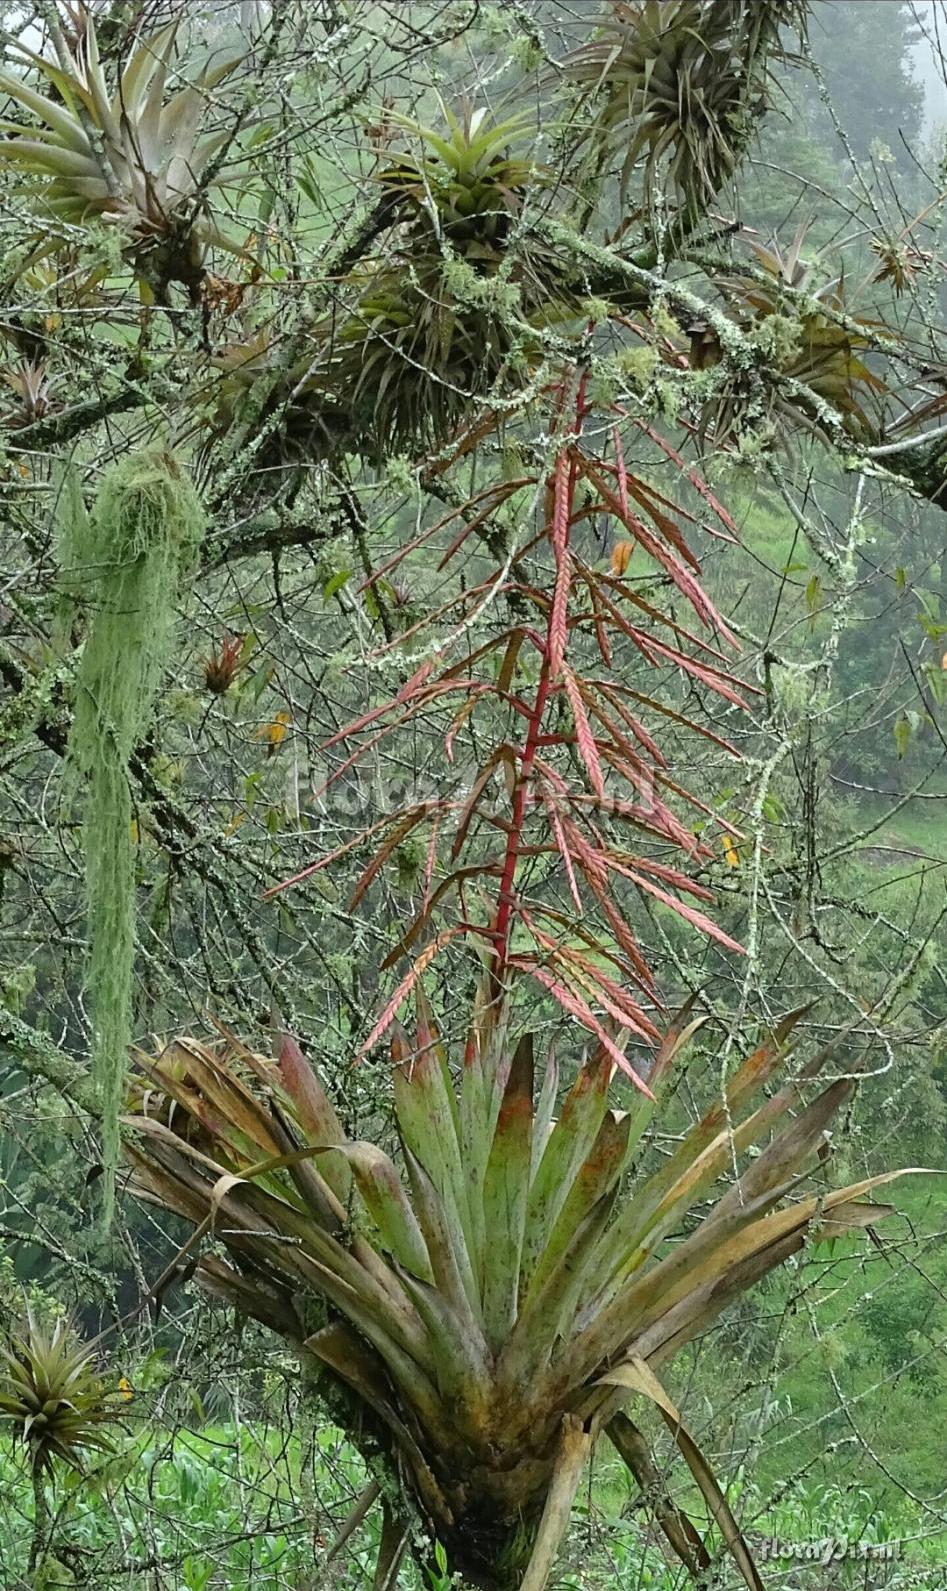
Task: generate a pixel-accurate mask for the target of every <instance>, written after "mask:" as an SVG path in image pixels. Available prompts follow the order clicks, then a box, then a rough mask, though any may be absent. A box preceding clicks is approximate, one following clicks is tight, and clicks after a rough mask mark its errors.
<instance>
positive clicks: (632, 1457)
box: [605, 1411, 711, 1577]
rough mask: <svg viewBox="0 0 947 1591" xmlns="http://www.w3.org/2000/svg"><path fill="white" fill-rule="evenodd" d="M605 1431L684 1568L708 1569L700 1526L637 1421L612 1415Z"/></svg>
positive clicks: (706, 1552) (618, 1414) (621, 1415)
mask: <svg viewBox="0 0 947 1591" xmlns="http://www.w3.org/2000/svg"><path fill="white" fill-rule="evenodd" d="M605 1432H606V1435H607V1436H608V1438H609V1440H610V1441H611V1442H612V1443H613V1445H614V1447H615V1449H616V1450H617V1452H618V1453H619V1455H620V1456H621V1458H622V1459H624V1461H625V1463H626V1464H627V1465H628V1468H629V1469H630V1470H631V1473H632V1474H633V1475H634V1477H635V1480H636V1481H637V1482H638V1485H639V1486H640V1487H641V1492H642V1495H643V1497H644V1499H645V1502H646V1504H647V1506H648V1508H649V1509H650V1511H651V1513H653V1515H654V1517H655V1519H656V1520H657V1522H658V1524H659V1525H660V1527H661V1529H662V1530H663V1532H664V1534H665V1536H666V1537H667V1540H668V1542H669V1543H670V1546H671V1548H672V1550H673V1551H674V1552H675V1553H676V1554H677V1556H678V1557H679V1558H680V1560H681V1562H682V1564H683V1565H684V1567H685V1568H686V1569H688V1570H689V1571H690V1573H691V1574H692V1575H694V1576H695V1577H696V1576H698V1575H699V1574H700V1573H701V1571H702V1570H704V1569H709V1568H710V1563H711V1558H710V1553H709V1552H708V1551H707V1548H706V1547H705V1546H704V1542H703V1538H702V1536H701V1534H700V1532H699V1530H698V1529H697V1526H696V1525H695V1524H694V1522H693V1520H692V1519H691V1518H690V1517H689V1515H687V1514H685V1513H684V1510H683V1509H682V1508H679V1507H678V1506H677V1504H676V1503H675V1501H674V1499H673V1497H672V1496H671V1493H670V1491H669V1490H668V1487H667V1485H666V1483H665V1481H664V1478H663V1476H662V1475H661V1474H660V1472H659V1470H658V1468H657V1465H656V1464H655V1462H654V1459H653V1458H652V1456H651V1451H650V1449H649V1447H648V1444H647V1442H646V1441H645V1438H644V1435H643V1434H642V1432H641V1431H640V1430H639V1429H638V1427H637V1425H635V1423H634V1421H633V1420H630V1419H629V1418H628V1415H627V1414H623V1413H621V1412H620V1411H619V1412H618V1413H617V1414H613V1415H612V1417H611V1419H610V1420H609V1422H608V1424H607V1425H606V1427H605Z"/></svg>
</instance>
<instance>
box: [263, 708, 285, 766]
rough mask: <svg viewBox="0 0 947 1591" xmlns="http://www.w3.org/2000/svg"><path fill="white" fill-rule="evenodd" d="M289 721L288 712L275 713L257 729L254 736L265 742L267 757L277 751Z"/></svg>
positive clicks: (283, 738)
mask: <svg viewBox="0 0 947 1591" xmlns="http://www.w3.org/2000/svg"><path fill="white" fill-rule="evenodd" d="M290 723H291V719H290V716H289V713H277V714H276V717H275V718H271V719H270V722H269V723H268V724H264V725H263V726H262V728H260V729H258V730H257V732H256V737H255V738H256V739H257V740H265V741H266V742H267V747H266V755H267V756H268V757H272V755H273V753H274V752H275V751H278V750H279V747H280V746H281V745H282V744H283V741H284V740H285V739H286V732H287V730H288V729H289V726H290Z"/></svg>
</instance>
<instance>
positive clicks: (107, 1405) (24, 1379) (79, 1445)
mask: <svg viewBox="0 0 947 1591" xmlns="http://www.w3.org/2000/svg"><path fill="white" fill-rule="evenodd" d="M122 1403H123V1393H122V1391H121V1388H117V1389H115V1390H114V1391H113V1390H110V1389H109V1388H108V1387H106V1385H105V1384H104V1382H103V1381H102V1380H101V1378H100V1376H99V1374H98V1371H97V1370H96V1366H95V1360H94V1357H93V1353H92V1350H91V1349H90V1348H88V1347H86V1346H85V1345H84V1344H83V1343H82V1342H80V1341H79V1339H78V1338H77V1337H76V1335H75V1333H74V1332H73V1331H72V1329H71V1328H70V1327H69V1326H68V1325H67V1324H66V1322H64V1321H62V1320H58V1321H56V1323H55V1324H54V1325H53V1326H52V1327H51V1328H47V1327H44V1326H43V1325H42V1324H41V1323H40V1322H39V1321H38V1320H36V1319H35V1318H34V1316H33V1315H32V1314H28V1315H27V1317H26V1321H25V1323H24V1324H23V1326H22V1328H21V1329H19V1330H17V1331H14V1332H12V1333H11V1334H10V1335H9V1336H8V1337H6V1338H5V1339H3V1340H0V1431H3V1430H4V1429H7V1430H9V1431H11V1432H12V1435H13V1437H14V1440H15V1441H16V1442H18V1443H19V1444H21V1445H22V1447H23V1448H24V1450H25V1452H26V1455H27V1460H28V1463H29V1467H30V1474H31V1476H32V1480H33V1500H34V1516H33V1542H32V1547H31V1551H30V1569H31V1570H33V1569H35V1568H36V1567H37V1563H38V1561H39V1559H40V1557H41V1555H42V1554H43V1553H44V1552H45V1551H46V1550H47V1549H48V1545H49V1542H48V1535H49V1514H48V1510H47V1506H46V1491H45V1487H46V1482H47V1480H48V1479H49V1478H50V1477H51V1476H52V1474H53V1472H54V1470H55V1467H56V1463H57V1461H58V1462H59V1463H60V1464H63V1465H65V1466H66V1467H68V1468H70V1469H78V1468H81V1465H82V1463H83V1461H84V1459H85V1458H86V1457H87V1456H88V1455H92V1454H96V1453H108V1452H110V1451H111V1442H110V1440H109V1432H110V1430H111V1431H114V1430H115V1428H116V1427H117V1424H118V1421H119V1419H120V1416H121V1411H122Z"/></svg>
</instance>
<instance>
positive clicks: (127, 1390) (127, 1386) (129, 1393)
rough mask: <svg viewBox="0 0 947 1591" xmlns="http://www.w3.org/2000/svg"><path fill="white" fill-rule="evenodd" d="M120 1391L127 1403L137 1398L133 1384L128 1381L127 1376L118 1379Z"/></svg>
mask: <svg viewBox="0 0 947 1591" xmlns="http://www.w3.org/2000/svg"><path fill="white" fill-rule="evenodd" d="M118 1390H119V1392H120V1393H121V1394H122V1397H123V1398H124V1400H125V1402H126V1403H131V1401H132V1398H133V1397H134V1396H135V1393H134V1390H133V1388H132V1384H131V1382H130V1381H128V1380H126V1378H125V1376H119V1378H118Z"/></svg>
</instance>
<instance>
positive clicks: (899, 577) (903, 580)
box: [894, 564, 908, 591]
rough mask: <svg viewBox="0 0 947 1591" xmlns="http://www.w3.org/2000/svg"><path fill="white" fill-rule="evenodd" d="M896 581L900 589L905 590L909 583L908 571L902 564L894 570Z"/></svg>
mask: <svg viewBox="0 0 947 1591" xmlns="http://www.w3.org/2000/svg"><path fill="white" fill-rule="evenodd" d="M894 583H895V585H896V586H897V588H898V590H899V591H903V590H904V588H905V586H906V585H907V583H908V577H907V573H906V571H905V570H904V569H902V568H901V565H900V564H899V565H898V567H897V569H896V570H895V571H894Z"/></svg>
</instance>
